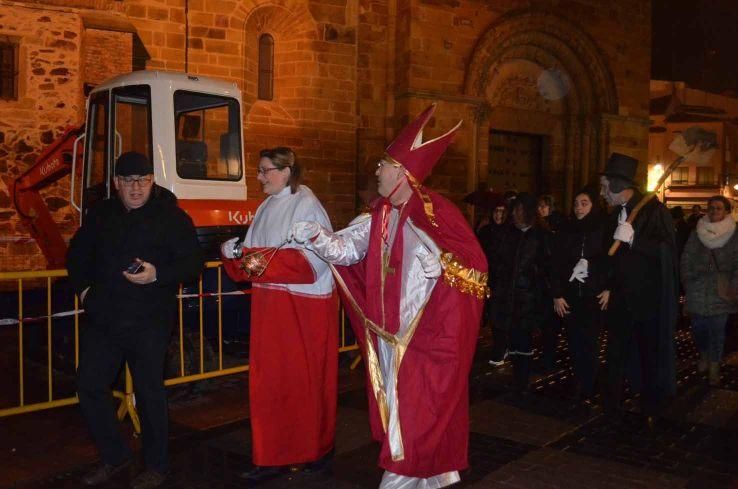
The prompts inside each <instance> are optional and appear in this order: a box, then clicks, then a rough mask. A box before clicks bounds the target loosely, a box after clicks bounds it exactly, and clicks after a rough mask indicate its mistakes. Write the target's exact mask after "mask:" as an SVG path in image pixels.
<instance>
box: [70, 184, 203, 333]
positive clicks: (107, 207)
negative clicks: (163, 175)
mask: <svg viewBox="0 0 738 489" xmlns="http://www.w3.org/2000/svg"><path fill="white" fill-rule="evenodd" d="M136 258H140V259H142V260H144V261H147V262H149V263H151V264H153V265H154V266H155V267H156V277H157V279H156V281H155V282H153V283H150V284H146V285H139V284H134V283H132V282H130V281H128V279H126V278H125V277H124V276H123V273H122V272H123V270H125V269H126V268H127V267H128V265H129V264H130V263H131V262H133V261H134V260H135V259H136ZM202 265H203V258H202V251H201V250H200V246H199V244H198V241H197V234H196V232H195V228H194V226H193V225H192V220H191V219H190V217H189V216H188V215H187V214H185V212H184V211H183V210H182V209H180V208H179V207H177V199H176V197H175V196H174V194H172V193H171V192H169V191H168V190H166V189H163V188H161V187H158V186H155V187H154V188H153V189H152V192H151V197H150V198H149V200H148V202H146V204H144V205H143V206H142V207H140V208H138V209H132V210H130V211H127V210H126V208H125V207H124V206H123V204H122V203H121V201H120V200H119V199H118V198H117V197H113V198H110V199H106V200H103V201H100V202H99V203H98V204H97V205H95V206H93V207H92V208H90V210H89V212H88V213H87V215H86V216H85V218H84V221H83V224H82V226H81V227H80V228H79V229H78V230H77V232H76V233H75V235H74V237H73V238H72V241H71V242H70V244H69V251H68V253H67V269H68V270H69V277H70V280H71V282H72V285H73V287H74V289H75V291H76V292H77V293H78V294H80V293H81V292H82V291H83V290H84V289H86V288H87V287H90V290H89V291H88V293H87V295H86V296H85V300H84V304H83V306H84V308H85V311H86V312H87V314H88V316H89V317H90V319H91V323H92V324H94V325H105V324H108V323H110V322H111V321H112V320H114V319H115V320H124V321H135V322H140V323H150V322H162V321H166V322H169V321H170V320H171V319H172V318H173V317H174V313H175V312H176V307H177V298H176V294H177V288H178V284H179V283H180V282H184V281H189V280H194V279H195V278H196V277H197V276H198V274H199V273H200V270H201V269H202Z"/></svg>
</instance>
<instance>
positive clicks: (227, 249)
mask: <svg viewBox="0 0 738 489" xmlns="http://www.w3.org/2000/svg"><path fill="white" fill-rule="evenodd" d="M239 239H240V238H231V239H229V240H228V241H226V242H225V243H223V244H222V245H220V254H221V255H223V256H224V257H226V258H228V259H230V260H232V259H234V258H236V255H235V253H234V248H235V247H236V243H237V242H238V240H239Z"/></svg>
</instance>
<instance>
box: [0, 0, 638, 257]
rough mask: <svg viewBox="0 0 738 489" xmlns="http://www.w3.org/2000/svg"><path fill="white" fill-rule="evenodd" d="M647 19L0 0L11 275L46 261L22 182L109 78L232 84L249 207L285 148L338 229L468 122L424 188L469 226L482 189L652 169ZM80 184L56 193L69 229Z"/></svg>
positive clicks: (623, 5) (584, 1)
mask: <svg viewBox="0 0 738 489" xmlns="http://www.w3.org/2000/svg"><path fill="white" fill-rule="evenodd" d="M650 24H651V11H650V2H649V1H648V0H619V1H617V2H612V1H611V0H123V1H121V0H37V1H8V0H0V270H3V271H7V270H17V269H26V268H42V267H43V266H44V262H43V260H42V259H41V257H40V256H39V252H38V248H37V247H36V245H35V243H34V242H32V241H30V240H29V239H28V233H27V232H26V231H25V230H24V229H23V228H22V226H21V225H20V223H19V222H18V220H17V218H16V214H15V209H14V206H13V202H12V182H13V180H14V179H15V178H16V177H17V176H18V175H20V174H21V173H23V172H24V171H25V170H26V169H27V168H29V166H30V165H31V164H32V163H33V161H34V160H35V158H36V157H37V156H38V155H39V153H40V152H41V151H42V150H43V148H44V147H45V146H47V145H48V144H49V143H51V142H52V141H54V140H55V139H56V138H57V137H59V136H60V135H61V134H62V133H63V131H64V129H65V128H66V127H68V126H70V125H77V124H80V123H81V122H83V120H84V109H85V94H86V93H87V92H88V91H89V90H90V88H92V87H94V86H95V85H97V84H99V83H100V82H102V81H104V80H106V79H107V78H110V77H112V76H114V75H117V74H121V73H127V72H130V71H132V70H140V69H147V70H166V71H179V72H182V71H186V72H188V73H191V74H195V75H203V76H209V77H215V78H219V79H223V80H227V81H232V82H235V83H236V84H237V85H238V86H239V87H240V89H241V90H242V92H243V101H244V106H243V128H244V131H243V135H244V147H245V152H246V161H247V167H246V172H247V177H248V178H247V180H248V182H247V183H248V188H249V196H250V197H254V196H257V195H258V193H259V186H258V185H257V184H256V179H255V176H256V164H257V157H256V155H257V152H258V150H259V149H260V148H263V147H270V146H275V145H287V146H291V147H293V148H294V149H295V151H296V153H297V154H298V157H299V158H300V159H301V161H302V163H303V164H304V166H305V167H306V172H305V177H306V178H305V180H306V181H305V183H306V184H307V185H309V186H310V187H311V188H313V190H314V191H315V192H316V194H317V195H318V196H319V198H320V199H321V200H322V201H323V202H324V203H325V204H326V207H327V209H328V210H329V213H330V214H331V218H332V219H333V222H334V226H336V227H342V226H344V225H345V224H346V223H347V222H348V221H349V220H350V219H351V218H352V217H353V215H354V214H355V213H356V212H357V210H358V209H359V208H360V207H361V201H362V199H366V198H368V196H369V195H371V193H372V192H373V187H374V186H375V181H374V177H373V172H374V167H375V163H376V161H377V160H378V158H379V157H381V155H382V153H383V150H384V147H385V146H386V145H387V143H388V142H389V141H391V139H392V137H393V135H394V134H395V133H396V131H397V130H398V128H400V127H401V126H402V125H403V124H404V123H406V122H408V121H409V120H410V118H411V117H412V116H413V115H415V114H417V113H418V112H420V111H421V110H422V109H424V108H425V107H427V106H428V105H429V104H430V103H432V102H437V103H438V110H437V111H436V117H435V118H434V119H433V120H432V121H431V123H430V124H429V127H428V128H427V134H426V137H433V136H434V135H438V134H440V133H441V132H445V131H446V130H448V129H449V128H451V127H452V126H453V125H455V124H456V122H457V121H458V120H459V119H463V120H464V124H463V125H462V128H461V130H460V133H459V134H458V136H457V138H456V141H455V143H454V144H453V145H452V146H451V148H450V149H449V151H448V152H447V154H446V156H445V157H444V159H443V160H442V161H441V163H440V164H439V166H438V167H437V169H436V170H435V172H434V174H433V176H432V178H430V179H429V181H428V182H426V183H427V184H428V186H430V187H431V188H434V189H436V190H438V191H440V192H441V193H443V194H444V195H446V196H448V197H449V198H451V199H452V200H454V201H455V202H458V203H459V205H460V206H461V207H462V209H463V210H464V212H466V213H467V214H468V215H469V216H470V217H471V214H472V212H473V210H472V209H471V208H469V207H467V206H465V205H464V204H462V203H461V200H462V198H463V197H464V195H466V194H467V193H469V192H471V191H473V190H474V189H476V188H478V187H480V186H484V187H492V188H494V190H496V191H504V190H506V189H517V190H530V191H533V192H536V193H542V192H546V193H551V194H553V195H555V196H556V197H557V198H558V199H560V200H562V201H564V202H568V201H569V200H570V199H571V197H572V193H573V192H574V191H576V189H578V188H579V187H580V186H582V185H583V184H585V183H587V182H589V181H591V180H592V179H593V178H595V177H596V172H597V171H598V169H600V168H601V167H602V166H603V164H604V160H605V159H606V157H607V155H608V154H609V153H610V152H612V151H619V152H622V153H627V154H630V155H633V156H635V157H637V158H639V159H641V161H644V162H645V160H646V157H647V154H648V147H647V144H648V116H649V114H648V110H649V73H650V44H651V42H650V37H651V28H650ZM644 174H645V166H644ZM68 180H69V179H68V178H66V179H63V180H61V181H60V182H59V183H57V184H55V185H54V186H53V187H51V188H49V189H47V190H45V191H44V197H45V198H46V201H47V203H48V205H49V207H50V208H51V209H52V210H53V212H54V216H55V218H56V219H57V222H59V223H60V225H61V226H62V227H63V229H64V232H65V234H66V235H67V236H69V235H70V234H71V233H72V232H73V230H74V229H75V226H76V222H77V219H78V216H77V215H75V212H73V210H72V209H71V207H70V206H69V203H68V200H69V182H68Z"/></svg>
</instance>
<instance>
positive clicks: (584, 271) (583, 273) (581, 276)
mask: <svg viewBox="0 0 738 489" xmlns="http://www.w3.org/2000/svg"><path fill="white" fill-rule="evenodd" d="M588 269H589V262H587V260H585V259H584V258H580V259H579V261H578V262H577V264H576V265H574V268H573V269H572V272H571V277H569V282H573V281H574V280H578V281H579V282H581V283H584V280H585V279H586V278H587V277H589V271H588Z"/></svg>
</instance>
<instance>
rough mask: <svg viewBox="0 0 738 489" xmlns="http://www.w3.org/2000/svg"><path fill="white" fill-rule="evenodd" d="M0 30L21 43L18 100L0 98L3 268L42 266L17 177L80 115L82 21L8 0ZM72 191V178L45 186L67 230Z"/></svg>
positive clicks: (71, 222) (0, 253)
mask: <svg viewBox="0 0 738 489" xmlns="http://www.w3.org/2000/svg"><path fill="white" fill-rule="evenodd" d="M0 35H3V36H9V37H10V38H11V39H13V40H15V41H16V42H18V44H19V48H20V50H19V56H18V59H19V77H18V80H19V87H18V100H0V175H1V178H0V236H1V237H2V238H1V241H0V270H12V269H23V268H40V267H43V266H44V264H45V262H44V261H43V258H42V257H40V256H39V252H38V248H37V247H36V244H35V243H34V242H32V241H30V240H29V233H28V231H27V230H26V229H25V228H23V227H22V225H21V223H20V222H19V220H18V218H17V216H16V212H15V208H14V207H13V204H12V195H11V191H12V182H13V181H14V180H15V178H16V177H18V176H19V175H21V174H22V173H23V172H24V171H25V170H26V169H28V168H29V167H30V166H31V165H32V163H33V162H34V161H35V159H36V157H37V156H38V154H39V152H40V150H41V148H43V147H45V146H46V145H48V144H49V143H51V142H52V141H54V140H55V139H56V138H57V137H58V136H60V135H61V134H62V133H63V131H64V128H65V127H66V126H68V125H71V124H75V123H76V122H77V120H78V116H79V114H80V111H81V110H82V107H83V106H84V100H83V99H82V97H81V76H80V59H79V49H80V41H81V22H80V18H79V16H78V15H76V14H74V13H70V12H65V11H54V10H47V11H44V10H39V9H29V8H24V7H20V6H18V7H10V6H3V7H2V9H0ZM68 193H69V185H68V183H67V184H66V185H65V184H56V185H53V186H51V187H50V188H48V189H46V190H45V191H44V192H43V196H44V197H45V199H46V202H47V204H48V206H49V208H50V209H51V211H52V214H53V216H54V218H55V220H56V221H57V222H59V223H60V225H61V227H62V229H63V231H64V232H65V233H66V234H67V235H68V234H69V233H70V232H71V231H72V230H73V229H74V228H75V222H74V215H73V214H72V213H71V212H70V210H69V205H68Z"/></svg>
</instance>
